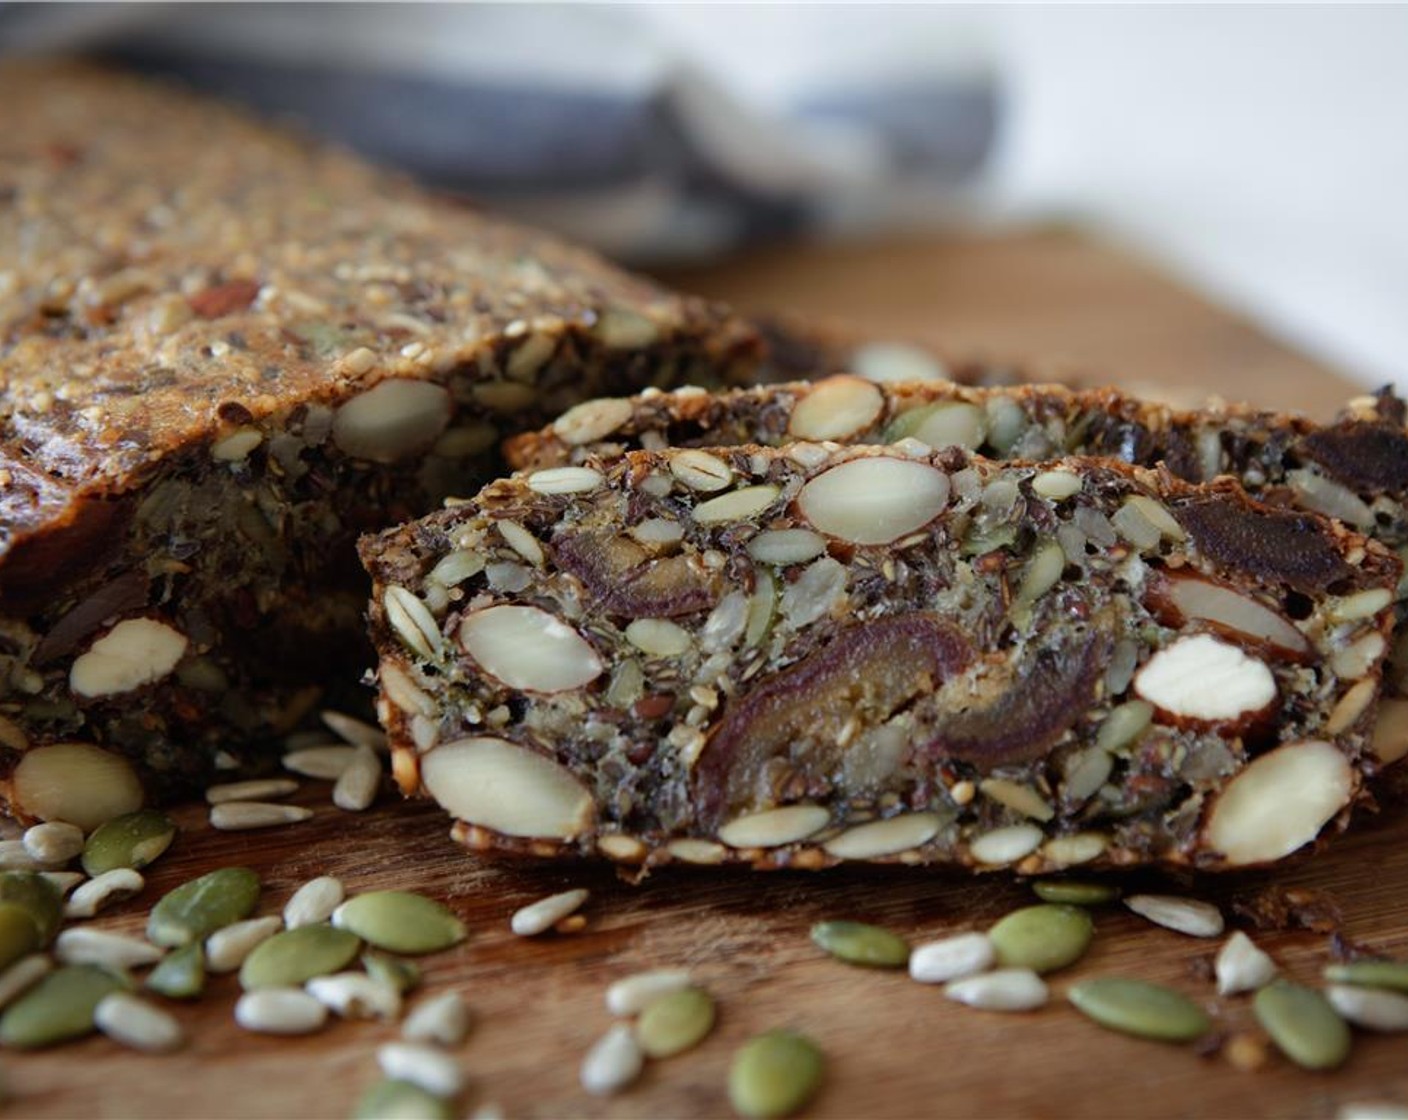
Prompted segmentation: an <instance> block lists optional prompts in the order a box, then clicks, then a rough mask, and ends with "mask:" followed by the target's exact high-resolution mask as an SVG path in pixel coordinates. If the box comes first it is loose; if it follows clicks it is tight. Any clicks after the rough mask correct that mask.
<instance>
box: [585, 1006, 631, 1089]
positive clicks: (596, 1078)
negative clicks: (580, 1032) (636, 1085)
mask: <svg viewBox="0 0 1408 1120" xmlns="http://www.w3.org/2000/svg"><path fill="white" fill-rule="evenodd" d="M644 1068H645V1055H644V1054H643V1053H642V1052H641V1048H640V1044H639V1043H637V1042H636V1036H635V1031H633V1030H632V1029H631V1027H630V1025H629V1024H627V1023H617V1024H616V1025H615V1026H613V1027H612V1028H611V1029H610V1030H608V1031H607V1032H606V1033H605V1034H604V1035H602V1036H601V1037H600V1038H599V1039H597V1040H596V1042H594V1043H593V1044H592V1048H591V1049H590V1050H588V1051H587V1054H586V1057H584V1058H583V1059H582V1068H581V1071H580V1075H579V1076H580V1078H581V1082H582V1088H583V1089H585V1090H586V1091H587V1092H588V1093H590V1094H592V1096H594V1097H609V1096H611V1094H613V1093H618V1092H620V1091H621V1090H622V1089H624V1088H626V1086H628V1085H630V1084H631V1083H632V1082H633V1081H635V1079H636V1078H637V1077H639V1076H640V1073H641V1070H642V1069H644Z"/></svg>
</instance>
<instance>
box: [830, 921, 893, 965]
mask: <svg viewBox="0 0 1408 1120" xmlns="http://www.w3.org/2000/svg"><path fill="white" fill-rule="evenodd" d="M812 941H814V942H815V943H816V944H817V946H818V947H819V948H821V949H823V950H825V951H826V952H828V953H830V954H831V955H832V956H833V957H835V958H836V959H837V960H842V961H845V962H846V963H847V964H858V965H864V966H865V967H867V968H903V967H904V966H905V965H907V964H908V963H909V942H907V941H906V940H905V939H904V938H903V937H900V936H899V935H898V934H894V933H891V932H890V931H889V930H887V929H881V928H880V927H879V926H872V925H867V924H866V923H865V922H848V921H835V922H817V924H816V925H814V926H812Z"/></svg>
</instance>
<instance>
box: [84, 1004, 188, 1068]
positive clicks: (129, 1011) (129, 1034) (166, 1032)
mask: <svg viewBox="0 0 1408 1120" xmlns="http://www.w3.org/2000/svg"><path fill="white" fill-rule="evenodd" d="M93 1022H94V1024H95V1025H96V1026H97V1028H98V1029H99V1030H100V1031H102V1032H103V1033H104V1034H105V1035H107V1036H108V1037H109V1038H111V1039H112V1040H113V1041H114V1042H120V1043H122V1044H123V1045H124V1046H130V1047H132V1049H134V1050H145V1051H148V1052H150V1053H153V1054H164V1053H168V1052H170V1051H172V1050H178V1049H180V1047H181V1046H182V1044H184V1043H185V1041H186V1035H185V1032H184V1031H182V1030H181V1024H180V1023H178V1022H177V1021H176V1019H175V1017H173V1016H171V1015H168V1014H167V1013H166V1012H165V1011H163V1010H161V1008H159V1007H153V1006H152V1005H151V1004H150V1003H148V1002H147V1001H146V1000H144V999H140V998H138V997H137V996H134V995H133V994H132V993H131V992H113V993H111V994H110V995H106V996H104V997H103V998H102V999H101V1000H100V1001H99V1002H98V1006H97V1007H95V1008H94V1009H93Z"/></svg>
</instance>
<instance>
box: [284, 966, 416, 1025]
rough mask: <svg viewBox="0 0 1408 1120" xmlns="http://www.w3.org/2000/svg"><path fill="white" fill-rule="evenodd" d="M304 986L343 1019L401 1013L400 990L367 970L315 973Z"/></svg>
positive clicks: (395, 1016) (396, 1016)
mask: <svg viewBox="0 0 1408 1120" xmlns="http://www.w3.org/2000/svg"><path fill="white" fill-rule="evenodd" d="M303 987H304V990H305V991H306V992H307V993H308V994H309V995H310V996H312V997H313V998H314V999H316V1000H317V1001H318V1002H319V1003H321V1004H323V1005H324V1006H325V1007H326V1008H327V1009H328V1010H329V1011H331V1012H332V1013H333V1014H335V1015H337V1016H338V1017H339V1018H341V1019H382V1020H385V1021H391V1020H394V1019H399V1018H400V1017H401V993H400V992H398V991H397V990H396V989H395V988H394V987H392V986H391V985H390V984H388V983H386V982H385V981H384V980H377V979H374V978H373V977H371V976H368V975H367V974H366V973H365V972H337V973H334V974H333V975H331V976H315V977H313V979H311V980H309V981H308V982H307V983H306V984H305V985H303Z"/></svg>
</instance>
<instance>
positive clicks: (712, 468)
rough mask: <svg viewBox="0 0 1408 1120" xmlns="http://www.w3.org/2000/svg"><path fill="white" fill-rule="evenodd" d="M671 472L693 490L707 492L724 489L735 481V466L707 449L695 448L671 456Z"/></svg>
mask: <svg viewBox="0 0 1408 1120" xmlns="http://www.w3.org/2000/svg"><path fill="white" fill-rule="evenodd" d="M670 473H671V474H672V475H674V476H675V477H676V478H677V479H679V480H680V481H681V482H683V483H684V484H685V485H686V486H688V487H689V488H690V489H691V490H699V491H701V492H703V493H705V494H709V493H712V492H713V491H715V490H722V489H723V488H724V487H725V486H728V485H729V484H730V483H731V482H732V481H733V468H732V467H730V466H729V465H728V464H727V463H725V462H724V461H723V460H722V459H720V458H719V457H718V456H717V455H711V454H709V452H707V451H697V450H695V449H693V448H690V449H687V450H684V451H679V452H676V453H675V454H674V455H671V456H670Z"/></svg>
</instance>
